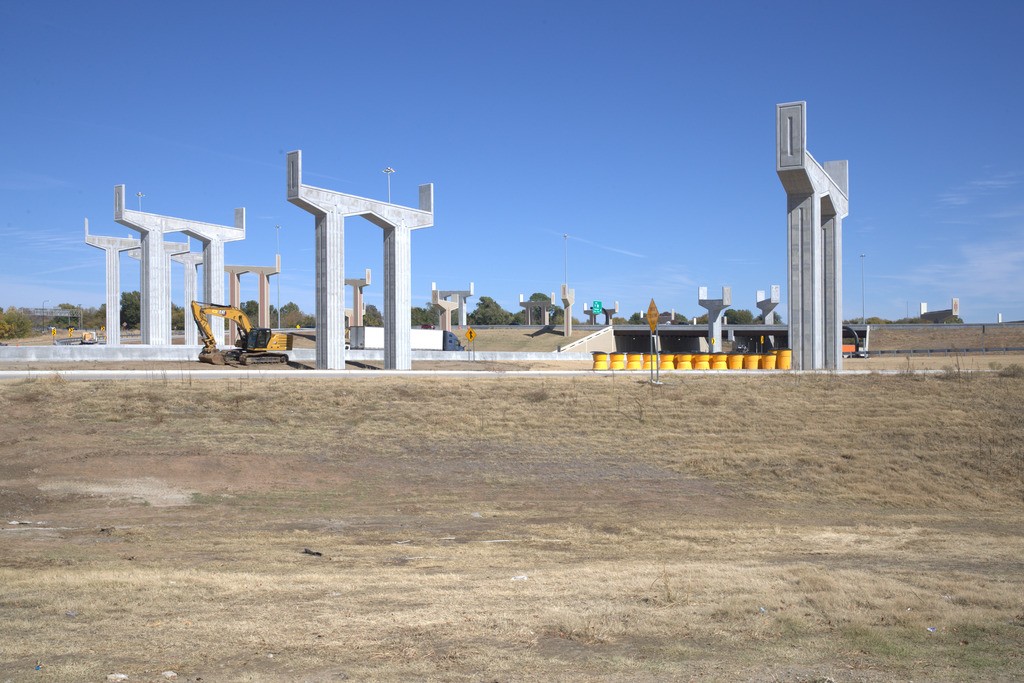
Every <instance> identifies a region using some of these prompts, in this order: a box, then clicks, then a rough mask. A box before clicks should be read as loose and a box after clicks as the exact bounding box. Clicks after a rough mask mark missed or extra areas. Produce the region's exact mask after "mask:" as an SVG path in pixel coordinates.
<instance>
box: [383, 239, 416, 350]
mask: <svg viewBox="0 0 1024 683" xmlns="http://www.w3.org/2000/svg"><path fill="white" fill-rule="evenodd" d="M411 274H412V231H411V230H410V229H409V228H407V227H406V226H404V225H391V226H388V227H385V228H384V368H385V369H386V370H410V369H412V277H411ZM389 329H390V334H389V333H388V330H389Z"/></svg>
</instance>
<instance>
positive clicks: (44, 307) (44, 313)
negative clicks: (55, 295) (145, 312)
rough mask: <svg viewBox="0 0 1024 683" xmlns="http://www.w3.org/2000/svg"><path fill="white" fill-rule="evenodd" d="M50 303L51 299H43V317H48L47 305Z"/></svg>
mask: <svg viewBox="0 0 1024 683" xmlns="http://www.w3.org/2000/svg"><path fill="white" fill-rule="evenodd" d="M48 301H49V299H43V315H44V316H45V315H46V303H47V302H48Z"/></svg>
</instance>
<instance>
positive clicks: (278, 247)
mask: <svg viewBox="0 0 1024 683" xmlns="http://www.w3.org/2000/svg"><path fill="white" fill-rule="evenodd" d="M274 229H275V230H277V260H278V262H280V261H281V226H280V225H275V226H274ZM277 329H281V273H280V272H279V273H278V274H277Z"/></svg>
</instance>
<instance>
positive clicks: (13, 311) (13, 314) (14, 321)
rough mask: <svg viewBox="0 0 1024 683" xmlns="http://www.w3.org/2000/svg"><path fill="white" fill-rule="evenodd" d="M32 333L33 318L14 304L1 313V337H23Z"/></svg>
mask: <svg viewBox="0 0 1024 683" xmlns="http://www.w3.org/2000/svg"><path fill="white" fill-rule="evenodd" d="M31 334H32V318H30V317H29V316H28V315H27V314H26V313H25V312H24V311H20V310H18V309H17V308H15V307H14V306H10V307H8V308H7V311H6V312H5V313H0V339H21V338H22V337H28V336H29V335H31Z"/></svg>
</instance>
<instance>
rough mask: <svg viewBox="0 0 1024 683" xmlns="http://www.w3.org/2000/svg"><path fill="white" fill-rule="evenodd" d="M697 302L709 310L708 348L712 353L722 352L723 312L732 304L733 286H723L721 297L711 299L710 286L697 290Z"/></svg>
mask: <svg viewBox="0 0 1024 683" xmlns="http://www.w3.org/2000/svg"><path fill="white" fill-rule="evenodd" d="M697 303H698V304H699V305H700V307H701V308H706V309H707V310H708V348H709V349H710V350H711V353H721V352H722V313H723V312H724V311H725V309H727V308H729V306H731V305H732V287H722V298H721V299H709V298H708V288H707V287H700V288H698V290H697Z"/></svg>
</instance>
